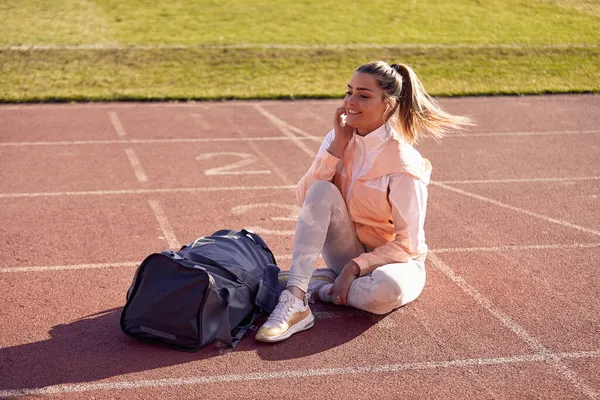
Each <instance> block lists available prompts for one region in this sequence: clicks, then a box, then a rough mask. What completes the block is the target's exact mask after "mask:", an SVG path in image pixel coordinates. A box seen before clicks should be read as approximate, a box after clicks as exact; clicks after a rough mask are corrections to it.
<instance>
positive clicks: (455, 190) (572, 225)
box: [431, 182, 600, 236]
mask: <svg viewBox="0 0 600 400" xmlns="http://www.w3.org/2000/svg"><path fill="white" fill-rule="evenodd" d="M431 184H432V185H434V186H437V187H441V188H444V189H446V190H450V191H451V192H455V193H459V194H462V195H464V196H468V197H472V198H474V199H477V200H481V201H485V202H486V203H490V204H493V205H496V206H498V207H502V208H506V209H509V210H511V211H515V212H518V213H521V214H525V215H529V216H531V217H535V218H539V219H542V220H544V221H548V222H552V223H554V224H558V225H562V226H566V227H568V228H572V229H576V230H578V231H581V232H586V233H591V234H594V235H598V236H600V231H597V230H594V229H590V228H586V227H584V226H581V225H576V224H572V223H570V222H567V221H563V220H560V219H556V218H551V217H548V216H545V215H543V214H539V213H536V212H533V211H529V210H525V209H523V208H519V207H514V206H511V205H510V204H506V203H502V202H500V201H498V200H494V199H490V198H489V197H485V196H480V195H478V194H475V193H471V192H467V191H466V190H462V189H457V188H455V187H452V186H448V185H446V184H444V183H440V182H431Z"/></svg>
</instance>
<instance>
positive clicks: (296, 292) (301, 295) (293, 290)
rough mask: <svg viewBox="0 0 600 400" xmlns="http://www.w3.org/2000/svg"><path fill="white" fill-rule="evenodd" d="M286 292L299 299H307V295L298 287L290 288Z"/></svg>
mask: <svg viewBox="0 0 600 400" xmlns="http://www.w3.org/2000/svg"><path fill="white" fill-rule="evenodd" d="M286 290H288V291H289V292H290V293H291V294H292V295H294V297H296V298H297V299H300V300H304V298H305V297H306V293H305V292H304V291H303V290H302V289H300V288H299V287H297V286H288V287H287V288H286Z"/></svg>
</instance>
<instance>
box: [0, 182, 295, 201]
mask: <svg viewBox="0 0 600 400" xmlns="http://www.w3.org/2000/svg"><path fill="white" fill-rule="evenodd" d="M293 189H296V185H279V186H277V185H273V186H221V187H218V186H217V187H190V188H163V189H122V190H90V191H81V192H39V193H0V199H14V198H24V197H56V196H107V195H112V196H115V195H129V194H153V193H196V192H223V191H247V190H293Z"/></svg>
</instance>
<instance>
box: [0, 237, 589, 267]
mask: <svg viewBox="0 0 600 400" xmlns="http://www.w3.org/2000/svg"><path fill="white" fill-rule="evenodd" d="M595 247H600V243H585V244H532V245H528V246H497V247H456V248H440V249H429V254H443V253H463V252H473V253H476V252H504V251H522V250H564V249H588V248H595ZM275 259H276V260H277V261H278V262H279V261H282V260H285V261H290V260H291V259H292V255H291V254H275ZM141 261H142V260H140V261H130V262H119V263H98V264H72V265H48V266H47V265H39V266H25V267H7V268H0V273H3V272H38V271H66V270H71V269H88V268H115V267H133V266H137V265H139V264H140V262H141Z"/></svg>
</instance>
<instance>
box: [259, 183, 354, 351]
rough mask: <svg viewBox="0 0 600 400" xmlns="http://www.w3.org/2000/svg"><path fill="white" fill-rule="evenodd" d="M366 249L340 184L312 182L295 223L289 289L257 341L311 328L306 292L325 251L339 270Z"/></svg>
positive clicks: (329, 263) (328, 263)
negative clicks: (320, 256)
mask: <svg viewBox="0 0 600 400" xmlns="http://www.w3.org/2000/svg"><path fill="white" fill-rule="evenodd" d="M364 250H365V249H364V246H363V245H362V244H361V243H360V241H359V240H358V239H357V238H356V233H355V232H354V226H353V224H352V222H351V221H350V218H349V217H348V211H347V209H346V203H345V202H344V199H343V198H342V195H341V194H340V192H339V190H338V189H337V187H336V186H335V185H333V184H332V183H330V182H326V181H317V182H315V183H313V185H312V186H311V188H310V189H309V190H308V193H307V195H306V198H305V200H304V204H303V205H302V209H301V210H300V216H299V217H298V223H297V224H296V235H295V237H294V250H293V253H292V265H291V268H290V277H289V280H288V283H287V289H288V290H284V291H283V292H281V296H280V297H279V302H278V303H277V306H276V307H275V309H274V310H273V312H272V313H271V315H270V316H269V319H268V320H267V322H265V323H264V325H263V326H261V327H260V329H259V330H258V332H257V333H256V340H259V341H262V342H270V343H272V342H279V341H281V340H285V339H287V338H289V337H290V336H291V335H293V334H294V333H298V332H301V331H304V330H306V329H309V328H311V327H312V326H313V324H314V316H313V315H312V312H311V310H310V308H309V307H308V296H306V292H307V289H308V286H309V281H310V278H311V276H312V273H313V271H314V269H315V266H316V264H317V258H318V257H319V254H320V253H321V252H323V257H324V258H325V261H326V262H327V265H329V266H330V267H332V268H334V270H336V271H337V272H339V271H341V269H342V268H343V267H344V265H345V264H346V262H348V261H349V260H351V259H352V258H354V257H356V256H358V255H359V254H361V253H362V252H364ZM332 271H333V270H332Z"/></svg>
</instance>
